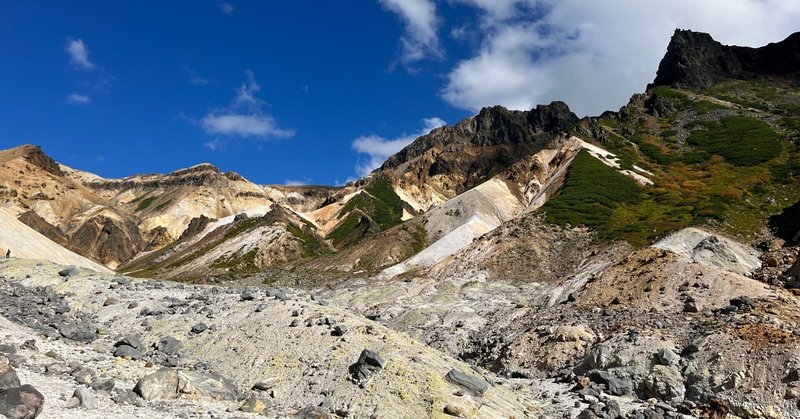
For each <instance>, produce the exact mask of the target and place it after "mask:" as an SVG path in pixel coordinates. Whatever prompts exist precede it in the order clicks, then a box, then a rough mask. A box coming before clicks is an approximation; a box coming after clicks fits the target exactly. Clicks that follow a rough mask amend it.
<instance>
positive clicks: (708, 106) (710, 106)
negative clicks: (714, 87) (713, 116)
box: [692, 100, 726, 115]
mask: <svg viewBox="0 0 800 419" xmlns="http://www.w3.org/2000/svg"><path fill="white" fill-rule="evenodd" d="M692 108H693V109H694V111H695V112H697V113H699V114H701V115H702V114H707V113H709V112H711V111H713V110H715V109H726V108H725V107H724V106H722V105H719V104H716V103H714V102H710V101H708V100H699V101H697V102H695V103H693V104H692Z"/></svg>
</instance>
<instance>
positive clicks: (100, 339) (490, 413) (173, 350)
mask: <svg viewBox="0 0 800 419" xmlns="http://www.w3.org/2000/svg"><path fill="white" fill-rule="evenodd" d="M60 269H61V267H58V266H56V265H51V264H49V263H43V262H35V261H26V260H13V259H12V260H10V261H2V263H1V264H0V275H1V276H2V279H0V287H1V288H2V293H0V295H2V297H0V299H2V301H0V307H1V308H0V310H2V316H3V317H2V319H0V336H2V337H3V343H4V346H2V347H0V352H3V353H4V354H5V358H3V359H2V360H3V364H6V363H8V364H9V365H10V366H11V368H12V369H13V370H14V371H16V376H18V377H19V383H17V382H13V383H12V384H13V385H12V386H9V388H12V387H13V388H19V385H20V384H29V385H32V386H33V388H35V389H36V390H37V391H38V392H39V393H41V395H42V396H43V398H44V404H43V407H42V406H41V405H39V406H38V407H39V408H41V409H42V411H41V415H40V416H39V417H44V418H48V417H67V416H69V417H248V416H254V415H261V414H263V415H267V416H271V417H314V418H316V417H355V418H362V417H382V418H384V417H385V418H394V417H398V418H399V417H441V416H446V415H450V416H464V417H571V416H574V415H575V414H577V412H579V411H580V407H581V406H582V405H581V404H580V403H578V402H577V400H575V398H574V397H573V395H572V394H570V393H569V391H568V390H569V387H570V386H569V385H568V384H565V383H556V382H555V381H554V380H531V379H523V378H513V379H510V378H504V377H499V376H496V375H495V374H492V373H490V372H488V371H485V370H483V369H480V368H475V367H473V366H470V365H469V364H466V363H464V362H461V361H458V360H457V359H455V358H453V357H450V356H448V355H446V354H443V353H442V352H440V351H437V350H435V349H433V348H431V347H429V346H426V345H423V344H421V343H420V342H418V341H416V340H415V339H413V338H412V337H410V336H409V335H407V334H405V333H402V332H396V331H394V330H392V329H389V328H387V327H386V326H384V325H382V324H380V323H379V322H375V321H372V320H369V319H368V318H366V317H363V316H357V315H353V314H350V313H349V312H347V311H345V310H342V309H340V308H336V307H334V306H332V305H329V304H328V303H326V302H325V301H324V300H321V299H320V298H319V297H317V296H312V295H310V294H306V293H303V292H296V291H292V290H288V289H274V288H272V289H267V288H246V289H235V288H218V287H207V286H200V285H193V286H187V285H182V284H176V283H169V282H161V281H141V280H132V279H130V278H125V277H114V276H108V275H102V274H95V273H88V272H80V271H78V272H75V271H62V272H61V275H60V274H59V273H58V272H59V270H60ZM6 360H7V362H6ZM14 386H16V387H14ZM73 395H75V396H76V397H73ZM37 400H38V399H37ZM34 402H36V400H34V401H31V400H26V401H25V403H21V404H22V405H25V406H27V405H32V406H33V408H34V409H35V408H36V407H37V405H36V403H34ZM622 404H623V405H624V402H623V403H622ZM6 407H7V406H6ZM10 411H11V410H10V409H8V408H7V409H6V411H4V412H3V413H6V414H9V413H8V412H10ZM10 417H32V416H24V415H17V416H14V415H13V414H11V416H10Z"/></svg>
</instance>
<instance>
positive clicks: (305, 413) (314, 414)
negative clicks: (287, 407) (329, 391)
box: [292, 407, 331, 419]
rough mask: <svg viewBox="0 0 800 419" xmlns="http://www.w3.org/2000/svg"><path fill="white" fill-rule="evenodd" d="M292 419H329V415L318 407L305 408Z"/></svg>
mask: <svg viewBox="0 0 800 419" xmlns="http://www.w3.org/2000/svg"><path fill="white" fill-rule="evenodd" d="M292 418H294V419H329V418H331V415H330V414H329V413H328V412H326V411H324V410H322V409H320V408H319V407H306V408H304V409H300V410H298V411H297V413H295V414H294V416H292Z"/></svg>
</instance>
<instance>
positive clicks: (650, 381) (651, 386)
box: [644, 365, 686, 400]
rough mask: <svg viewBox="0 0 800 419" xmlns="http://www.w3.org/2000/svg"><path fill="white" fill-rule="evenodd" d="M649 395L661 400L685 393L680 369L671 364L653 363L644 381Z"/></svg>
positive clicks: (680, 396) (674, 397)
mask: <svg viewBox="0 0 800 419" xmlns="http://www.w3.org/2000/svg"><path fill="white" fill-rule="evenodd" d="M644 386H645V389H646V390H647V395H648V396H649V397H655V398H657V399H661V400H672V399H676V398H682V397H683V396H684V394H685V393H686V387H685V385H684V382H683V376H681V372H680V370H678V368H677V367H676V366H672V365H655V366H653V368H652V369H651V370H650V375H648V376H647V378H646V379H645V381H644Z"/></svg>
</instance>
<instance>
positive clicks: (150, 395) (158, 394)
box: [133, 368, 239, 400]
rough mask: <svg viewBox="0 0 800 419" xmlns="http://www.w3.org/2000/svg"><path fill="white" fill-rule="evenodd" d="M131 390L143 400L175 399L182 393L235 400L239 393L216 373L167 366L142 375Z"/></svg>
mask: <svg viewBox="0 0 800 419" xmlns="http://www.w3.org/2000/svg"><path fill="white" fill-rule="evenodd" d="M133 391H134V392H136V394H138V395H139V396H141V397H142V398H143V399H145V400H159V399H176V398H178V397H180V396H182V395H186V396H189V397H209V398H212V399H215V400H236V398H237V397H238V395H239V390H238V389H237V388H236V386H235V385H234V384H232V383H231V382H229V381H228V380H226V379H224V378H222V377H220V376H218V375H215V374H209V373H205V372H199V371H177V370H173V369H169V368H162V369H160V370H158V371H156V372H154V373H152V374H150V375H147V376H144V377H142V378H141V379H139V381H138V382H137V383H136V387H134V388H133Z"/></svg>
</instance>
